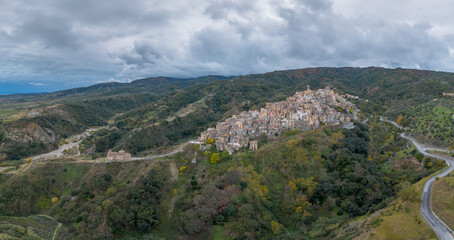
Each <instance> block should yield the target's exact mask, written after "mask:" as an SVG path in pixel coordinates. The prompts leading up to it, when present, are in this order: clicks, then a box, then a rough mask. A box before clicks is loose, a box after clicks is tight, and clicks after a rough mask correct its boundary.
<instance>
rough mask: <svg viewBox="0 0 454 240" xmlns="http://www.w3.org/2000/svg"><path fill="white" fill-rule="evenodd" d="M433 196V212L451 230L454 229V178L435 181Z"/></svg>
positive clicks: (448, 177)
mask: <svg viewBox="0 0 454 240" xmlns="http://www.w3.org/2000/svg"><path fill="white" fill-rule="evenodd" d="M432 191H433V194H432V208H433V211H434V212H435V213H436V214H437V216H438V217H439V218H441V219H442V220H443V221H444V222H445V223H446V224H447V225H448V226H449V227H450V228H451V229H453V228H454V195H453V192H454V176H446V177H444V178H441V179H439V180H437V181H435V183H434V186H433V189H432Z"/></svg>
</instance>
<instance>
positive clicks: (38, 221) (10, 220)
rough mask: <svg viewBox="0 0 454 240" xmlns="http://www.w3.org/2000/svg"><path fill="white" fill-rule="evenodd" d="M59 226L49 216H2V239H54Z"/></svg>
mask: <svg viewBox="0 0 454 240" xmlns="http://www.w3.org/2000/svg"><path fill="white" fill-rule="evenodd" d="M57 226H58V222H56V221H55V220H53V219H51V218H49V217H47V216H41V215H34V216H30V217H27V218H20V217H3V216H0V239H23V238H27V239H52V236H53V235H54V231H55V229H56V228H57Z"/></svg>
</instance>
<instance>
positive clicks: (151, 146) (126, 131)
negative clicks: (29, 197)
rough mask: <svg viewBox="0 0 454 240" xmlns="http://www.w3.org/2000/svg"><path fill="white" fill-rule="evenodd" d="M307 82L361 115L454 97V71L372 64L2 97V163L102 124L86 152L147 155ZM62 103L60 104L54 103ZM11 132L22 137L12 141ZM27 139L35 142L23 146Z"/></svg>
mask: <svg viewBox="0 0 454 240" xmlns="http://www.w3.org/2000/svg"><path fill="white" fill-rule="evenodd" d="M307 85H310V86H311V88H313V89H318V88H322V87H325V86H330V87H331V88H334V89H335V90H336V91H337V92H339V93H349V94H353V95H358V96H360V97H361V98H362V99H364V100H368V101H357V105H358V107H359V108H360V109H361V110H362V111H363V113H366V114H369V113H373V112H375V113H378V114H382V115H388V116H390V117H393V118H396V117H397V116H398V115H399V114H401V113H403V112H405V111H406V110H408V108H409V107H412V106H417V105H419V104H423V103H426V102H429V101H432V100H434V99H435V98H442V92H454V74H452V73H444V72H434V71H422V70H411V69H385V68H377V67H370V68H306V69H296V70H287V71H275V72H270V73H265V74H252V75H245V76H240V77H236V78H225V77H217V76H209V77H203V78H196V79H189V80H186V81H182V80H179V79H172V78H153V79H143V80H137V81H134V82H132V83H130V84H127V85H124V84H112V83H107V84H100V85H94V86H91V87H87V88H79V89H72V90H66V91H62V92H56V93H50V94H47V95H42V96H31V97H30V96H29V97H25V98H24V99H20V98H14V99H15V100H14V102H11V100H5V99H7V98H1V99H0V101H3V103H0V108H1V111H2V112H0V116H2V117H3V122H2V124H1V126H0V128H1V130H0V131H1V132H0V136H3V137H1V138H0V141H1V142H2V146H3V148H2V149H1V150H0V151H1V152H0V159H3V160H12V159H17V158H23V157H27V156H30V155H33V154H37V153H40V152H43V151H47V150H49V149H52V148H55V146H56V143H57V141H59V140H61V138H65V137H68V136H70V135H71V134H74V133H77V132H81V131H82V130H83V129H86V128H88V127H90V126H95V125H98V126H99V125H107V124H109V125H110V126H111V127H112V128H110V129H111V130H110V131H108V132H102V133H101V134H102V136H101V135H95V136H94V137H92V138H91V139H87V141H86V142H85V143H84V146H85V147H86V149H88V148H90V147H91V146H96V150H97V151H96V153H94V154H95V155H96V154H99V156H101V155H103V154H105V152H106V151H107V149H109V148H113V149H119V148H124V149H126V150H127V151H130V152H132V153H133V154H134V155H141V154H148V153H150V152H153V151H155V150H159V148H161V147H165V146H170V145H175V144H177V143H179V142H181V141H183V140H184V139H189V138H193V137H195V136H197V135H198V134H199V133H200V132H201V131H203V130H205V129H206V128H207V127H208V126H214V125H215V124H216V123H217V122H218V121H220V120H222V119H224V118H226V117H229V116H231V115H232V114H234V113H238V112H239V111H242V110H247V109H251V108H252V109H257V108H260V107H263V106H264V104H265V102H267V101H280V100H283V99H285V98H286V97H288V96H290V95H293V94H294V93H295V91H298V90H304V89H306V87H307ZM40 97H41V98H42V100H39V98H40ZM5 102H6V103H5ZM62 102H63V103H64V104H63V105H57V106H55V105H53V104H55V103H62ZM48 105H51V107H53V108H51V109H50V110H49V107H48V108H46V109H44V111H42V112H43V114H41V115H39V116H29V115H27V111H28V112H29V111H30V109H32V110H33V109H40V108H42V107H43V106H48ZM55 109H57V110H55ZM108 120H110V121H108ZM30 124H33V125H32V126H33V127H30V126H31V125H30ZM408 124H410V125H411V121H409V123H408ZM36 125H38V126H39V127H36ZM113 127H115V128H113ZM39 128H41V129H43V131H47V132H48V135H49V136H54V137H53V138H51V139H52V141H43V139H40V138H39V135H38V136H36V134H33V133H34V132H33V130H34V129H39ZM11 132H20V133H21V134H22V136H19V138H14V137H11ZM25 135H28V136H29V137H30V138H31V139H32V142H31V143H32V144H30V142H24V141H21V139H25ZM30 138H28V137H27V138H26V139H28V140H30ZM15 139H16V140H15ZM83 150H85V149H83Z"/></svg>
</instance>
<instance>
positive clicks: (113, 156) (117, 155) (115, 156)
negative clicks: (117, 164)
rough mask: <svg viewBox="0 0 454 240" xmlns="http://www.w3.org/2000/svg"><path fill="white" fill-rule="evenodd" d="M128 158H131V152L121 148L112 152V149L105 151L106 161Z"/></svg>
mask: <svg viewBox="0 0 454 240" xmlns="http://www.w3.org/2000/svg"><path fill="white" fill-rule="evenodd" d="M129 160H131V154H130V153H127V152H125V151H124V150H123V149H121V150H120V151H119V152H112V150H109V152H107V161H108V162H113V161H129Z"/></svg>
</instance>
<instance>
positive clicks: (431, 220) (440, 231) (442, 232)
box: [380, 117, 454, 240]
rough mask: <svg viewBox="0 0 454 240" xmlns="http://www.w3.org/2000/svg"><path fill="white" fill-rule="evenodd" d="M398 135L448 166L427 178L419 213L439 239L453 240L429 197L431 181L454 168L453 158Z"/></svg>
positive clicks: (426, 154) (449, 229) (381, 119)
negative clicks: (435, 152)
mask: <svg viewBox="0 0 454 240" xmlns="http://www.w3.org/2000/svg"><path fill="white" fill-rule="evenodd" d="M380 121H385V122H389V123H391V124H393V125H394V126H396V127H398V128H399V129H405V128H404V127H402V126H401V125H399V124H397V123H396V122H394V121H391V120H386V119H383V118H382V117H380ZM400 136H401V137H402V138H405V139H407V140H409V141H411V142H412V143H413V145H415V147H416V149H418V151H419V152H420V153H422V154H423V155H425V156H429V157H433V158H438V159H440V160H443V161H445V162H446V164H447V165H448V168H446V169H444V170H443V171H442V172H440V173H438V174H437V175H435V176H432V177H431V178H430V179H429V180H427V182H426V184H425V185H424V191H423V193H422V202H421V215H422V216H423V217H424V219H425V220H426V222H427V224H429V226H430V227H431V228H432V229H433V230H434V232H435V233H436V234H437V236H438V238H439V239H441V240H454V238H453V235H452V233H453V231H452V230H451V228H449V226H448V225H446V224H445V223H444V222H443V221H442V220H441V219H440V218H439V217H438V216H437V215H436V214H435V213H434V212H433V211H432V207H431V205H430V199H431V194H432V186H433V183H434V182H435V179H436V178H441V177H444V176H446V175H448V174H449V173H450V172H451V171H452V170H454V160H453V159H452V158H448V157H444V156H439V155H435V154H432V153H429V152H427V151H431V150H443V149H440V148H430V147H425V146H423V145H421V144H420V143H418V142H417V141H416V140H415V139H413V138H411V137H409V136H406V135H405V133H401V134H400Z"/></svg>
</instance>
